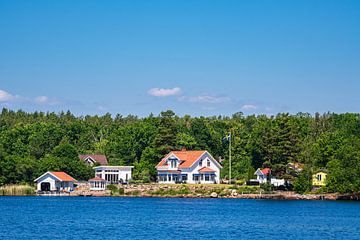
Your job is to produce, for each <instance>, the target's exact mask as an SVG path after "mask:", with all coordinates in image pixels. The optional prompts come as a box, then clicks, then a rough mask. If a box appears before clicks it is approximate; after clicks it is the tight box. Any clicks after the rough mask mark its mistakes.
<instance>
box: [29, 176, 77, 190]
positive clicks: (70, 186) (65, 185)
mask: <svg viewBox="0 0 360 240" xmlns="http://www.w3.org/2000/svg"><path fill="white" fill-rule="evenodd" d="M43 182H48V183H50V191H62V190H66V191H73V190H74V182H62V181H59V180H58V179H57V178H55V177H54V176H53V175H51V174H50V173H48V174H46V175H44V176H43V177H42V178H40V179H39V180H38V181H37V182H36V190H37V191H41V183H43Z"/></svg>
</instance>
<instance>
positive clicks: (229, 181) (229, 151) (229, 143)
mask: <svg viewBox="0 0 360 240" xmlns="http://www.w3.org/2000/svg"><path fill="white" fill-rule="evenodd" d="M229 184H231V131H230V139H229Z"/></svg>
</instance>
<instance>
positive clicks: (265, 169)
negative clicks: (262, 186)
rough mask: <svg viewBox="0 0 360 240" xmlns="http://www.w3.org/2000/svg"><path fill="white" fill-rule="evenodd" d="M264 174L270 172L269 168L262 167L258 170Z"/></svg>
mask: <svg viewBox="0 0 360 240" xmlns="http://www.w3.org/2000/svg"><path fill="white" fill-rule="evenodd" d="M260 171H261V172H262V173H263V174H264V175H268V174H269V173H270V172H271V169H270V168H263V169H261V170H260Z"/></svg>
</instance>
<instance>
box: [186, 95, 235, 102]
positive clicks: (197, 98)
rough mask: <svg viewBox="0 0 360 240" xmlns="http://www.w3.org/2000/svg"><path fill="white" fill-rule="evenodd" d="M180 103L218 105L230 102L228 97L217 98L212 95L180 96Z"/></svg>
mask: <svg viewBox="0 0 360 240" xmlns="http://www.w3.org/2000/svg"><path fill="white" fill-rule="evenodd" d="M179 100H180V101H185V102H192V103H210V104H219V103H227V102H230V101H231V98H229V97H219V96H212V95H199V96H190V97H189V96H182V97H180V98H179Z"/></svg>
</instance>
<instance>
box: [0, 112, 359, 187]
mask: <svg viewBox="0 0 360 240" xmlns="http://www.w3.org/2000/svg"><path fill="white" fill-rule="evenodd" d="M229 131H231V132H232V136H233V138H232V178H233V179H236V180H243V179H246V180H247V179H251V178H254V175H253V174H254V171H255V169H257V168H259V167H263V166H264V167H266V166H269V167H271V168H272V174H273V175H275V176H277V177H281V178H286V179H288V180H289V181H292V182H293V184H294V185H297V188H296V189H297V191H299V192H304V191H305V192H306V191H308V190H309V189H310V186H309V184H310V176H306V180H305V177H304V176H303V175H301V176H300V177H299V178H297V174H295V173H293V172H291V171H290V172H289V171H287V172H286V167H285V166H286V165H287V164H288V163H289V162H297V163H302V164H305V166H306V167H307V168H308V169H310V170H313V171H315V170H317V169H320V168H321V169H327V170H328V173H329V174H328V180H327V186H326V191H331V192H341V193H350V192H351V193H355V192H360V182H359V181H360V180H359V179H360V178H358V175H359V174H358V173H359V172H360V166H359V165H360V164H359V162H360V157H359V154H360V137H359V136H360V114H352V113H346V114H334V113H325V114H322V115H321V114H318V113H317V114H315V115H314V116H311V115H310V114H307V113H298V114H296V115H290V114H278V115H276V116H270V117H269V116H265V115H259V116H255V115H250V116H244V115H243V114H242V113H241V112H240V113H235V114H234V115H232V116H231V117H227V116H212V117H191V116H188V115H186V116H184V117H178V116H176V114H175V113H174V112H173V111H171V110H168V111H164V112H162V113H161V114H160V115H159V116H154V115H152V114H151V115H149V116H148V117H144V118H138V117H136V116H133V115H129V116H121V115H116V116H111V115H110V114H105V115H104V116H97V115H96V116H84V117H75V116H74V115H73V114H71V112H69V111H68V112H60V113H59V114H55V113H42V112H34V113H26V112H24V111H21V110H20V111H16V112H15V111H11V110H8V109H5V108H4V109H3V110H2V112H1V113H0V185H4V184H19V183H32V182H33V180H34V179H35V178H36V177H38V176H40V175H41V174H43V173H44V172H45V171H49V170H53V171H66V172H68V173H69V174H70V175H72V176H73V177H75V178H76V179H77V180H87V179H88V178H91V177H92V176H93V175H94V174H93V169H92V168H89V167H87V166H85V164H83V163H82V162H81V161H79V159H78V154H82V153H101V154H106V156H107V157H108V160H109V162H110V164H115V165H134V166H135V169H134V172H133V177H134V181H136V182H139V183H140V182H149V181H154V180H155V179H156V169H155V166H156V164H157V163H158V162H159V160H160V159H161V158H162V157H163V155H164V154H166V153H167V152H168V151H170V150H180V149H181V148H183V147H185V148H187V149H194V150H199V149H204V150H207V151H209V152H210V153H211V154H212V155H213V156H214V157H215V158H217V159H219V158H220V157H221V159H223V160H224V161H222V165H223V167H224V168H223V170H222V172H221V174H222V177H225V178H226V177H228V176H227V175H228V170H229V161H228V159H229V155H228V147H229V145H228V143H226V142H223V141H222V138H223V137H224V136H225V135H226V134H227V133H228V132H229Z"/></svg>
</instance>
